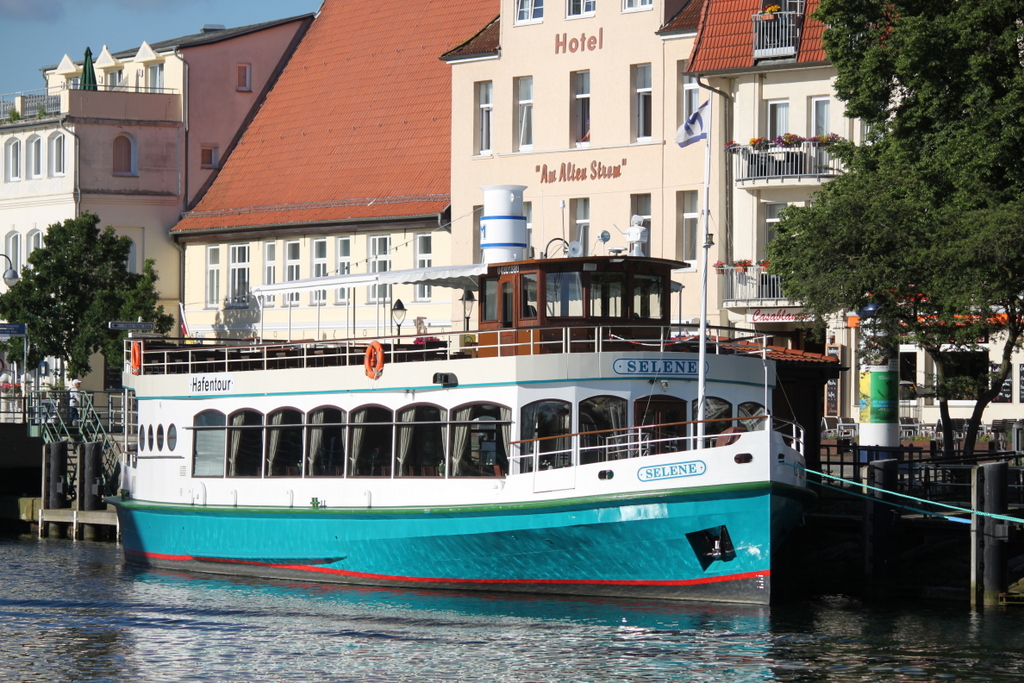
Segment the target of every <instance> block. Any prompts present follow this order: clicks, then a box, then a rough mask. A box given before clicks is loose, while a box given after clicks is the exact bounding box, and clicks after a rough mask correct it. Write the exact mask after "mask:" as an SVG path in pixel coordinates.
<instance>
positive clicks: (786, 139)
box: [772, 133, 804, 147]
mask: <svg viewBox="0 0 1024 683" xmlns="http://www.w3.org/2000/svg"><path fill="white" fill-rule="evenodd" d="M803 143H804V138H802V137H800V136H799V135H794V134H793V133H783V134H782V135H780V136H778V137H777V138H775V139H774V140H772V147H799V146H800V145H802V144H803Z"/></svg>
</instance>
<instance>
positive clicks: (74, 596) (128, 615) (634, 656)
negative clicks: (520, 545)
mask: <svg viewBox="0 0 1024 683" xmlns="http://www.w3.org/2000/svg"><path fill="white" fill-rule="evenodd" d="M1022 679H1024V608H1022V609H1019V610H1012V611H1008V612H990V613H985V614H981V615H975V614H971V613H970V612H969V611H968V610H966V609H964V608H961V607H959V606H956V605H952V606H951V605H942V604H940V605H935V604H920V605H913V604H911V605H902V606H897V607H892V606H888V607H879V606H874V605H864V604H861V603H859V602H856V601H851V600H847V599H844V598H841V597H828V598H815V599H811V600H808V601H806V602H803V603H800V604H796V605H786V606H782V607H772V608H770V609H769V608H753V607H737V606H729V605H701V606H695V605H689V604H683V603H666V602H637V601H617V600H593V599H591V600H587V599H573V598H567V599H553V598H529V597H516V596H507V595H499V594H469V593H466V594H462V593H438V592H417V591H403V590H385V589H364V588H351V587H344V586H334V585H322V584H292V583H284V582H268V581H257V580H243V579H231V578H223V577H213V576H203V575H180V574H173V573H168V572H159V571H149V570H139V569H134V568H130V567H126V566H124V564H123V562H122V558H121V554H120V550H119V548H118V547H116V546H114V545H113V544H100V543H85V542H78V543H72V542H69V541H37V540H32V539H24V538H23V539H10V538H8V539H2V538H0V680H2V681H12V682H13V681H19V682H21V681H54V682H56V681H61V682H65V681H74V682H76V683H78V682H84V681H119V682H120V681H247V682H252V681H353V682H356V681H358V682H371V681H373V682H375V681H388V682H392V681H395V682H397V681H416V682H417V683H422V682H427V681H510V682H512V681H514V682H517V683H518V682H538V683H539V682H547V681H572V682H581V681H595V682H596V681H616V682H618V681H730V682H732V681H768V680H775V681H922V682H923V681H936V680H990V681H1019V680H1022Z"/></svg>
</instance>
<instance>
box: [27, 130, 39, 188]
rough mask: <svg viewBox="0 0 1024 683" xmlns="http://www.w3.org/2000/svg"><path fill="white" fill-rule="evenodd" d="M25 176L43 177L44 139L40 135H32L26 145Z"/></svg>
mask: <svg viewBox="0 0 1024 683" xmlns="http://www.w3.org/2000/svg"><path fill="white" fill-rule="evenodd" d="M25 176H26V177H27V178H42V177H43V139H42V138H41V137H39V136H38V135H33V136H32V137H30V138H29V139H28V144H27V145H26V146H25Z"/></svg>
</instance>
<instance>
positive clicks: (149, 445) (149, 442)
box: [146, 425, 153, 451]
mask: <svg viewBox="0 0 1024 683" xmlns="http://www.w3.org/2000/svg"><path fill="white" fill-rule="evenodd" d="M146 450H147V451H152V450H153V425H149V427H147V428H146Z"/></svg>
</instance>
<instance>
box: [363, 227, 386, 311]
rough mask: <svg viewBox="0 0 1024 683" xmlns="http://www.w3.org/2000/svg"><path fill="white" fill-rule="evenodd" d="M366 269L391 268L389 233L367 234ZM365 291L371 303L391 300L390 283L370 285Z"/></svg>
mask: <svg viewBox="0 0 1024 683" xmlns="http://www.w3.org/2000/svg"><path fill="white" fill-rule="evenodd" d="M366 239H367V244H366V253H367V259H366V261H367V263H366V270H367V272H369V273H386V272H389V271H390V270H391V235H367V238H366ZM368 289H369V291H368V292H367V296H368V301H369V302H370V303H371V304H379V303H386V302H388V301H391V285H370V286H369V288H368Z"/></svg>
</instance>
